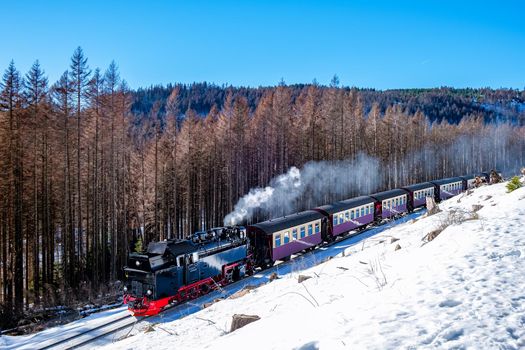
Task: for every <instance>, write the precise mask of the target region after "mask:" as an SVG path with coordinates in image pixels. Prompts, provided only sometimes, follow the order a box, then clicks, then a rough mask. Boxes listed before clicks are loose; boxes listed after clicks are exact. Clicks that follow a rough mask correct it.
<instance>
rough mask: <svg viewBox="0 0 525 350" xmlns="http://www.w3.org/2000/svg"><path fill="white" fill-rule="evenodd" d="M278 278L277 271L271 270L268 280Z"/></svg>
mask: <svg viewBox="0 0 525 350" xmlns="http://www.w3.org/2000/svg"><path fill="white" fill-rule="evenodd" d="M278 279H279V276H277V273H276V272H272V274H271V275H270V278H269V280H270V282H272V281H273V280H278Z"/></svg>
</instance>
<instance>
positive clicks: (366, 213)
mask: <svg viewBox="0 0 525 350" xmlns="http://www.w3.org/2000/svg"><path fill="white" fill-rule="evenodd" d="M369 210H370V207H369V206H368V205H367V206H366V207H365V215H368V214H369V213H368V211H369Z"/></svg>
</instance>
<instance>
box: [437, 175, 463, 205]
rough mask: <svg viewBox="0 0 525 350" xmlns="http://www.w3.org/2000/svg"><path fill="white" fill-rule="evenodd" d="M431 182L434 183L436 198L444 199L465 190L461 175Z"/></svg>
mask: <svg viewBox="0 0 525 350" xmlns="http://www.w3.org/2000/svg"><path fill="white" fill-rule="evenodd" d="M430 182H431V183H432V184H433V185H434V189H435V191H436V200H440V201H443V200H445V199H448V198H450V197H454V196H456V195H458V194H460V193H461V192H463V179H462V178H460V177H450V178H448V179H442V180H433V181H430Z"/></svg>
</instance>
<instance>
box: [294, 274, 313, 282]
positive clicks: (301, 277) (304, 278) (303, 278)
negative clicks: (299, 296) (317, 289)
mask: <svg viewBox="0 0 525 350" xmlns="http://www.w3.org/2000/svg"><path fill="white" fill-rule="evenodd" d="M310 278H312V276H305V275H299V277H297V283H303V282H304V281H306V280H307V279H310Z"/></svg>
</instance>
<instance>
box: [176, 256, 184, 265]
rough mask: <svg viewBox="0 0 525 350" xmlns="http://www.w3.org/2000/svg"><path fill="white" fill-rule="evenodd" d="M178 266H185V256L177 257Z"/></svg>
mask: <svg viewBox="0 0 525 350" xmlns="http://www.w3.org/2000/svg"><path fill="white" fill-rule="evenodd" d="M177 266H184V255H179V256H178V257H177Z"/></svg>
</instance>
